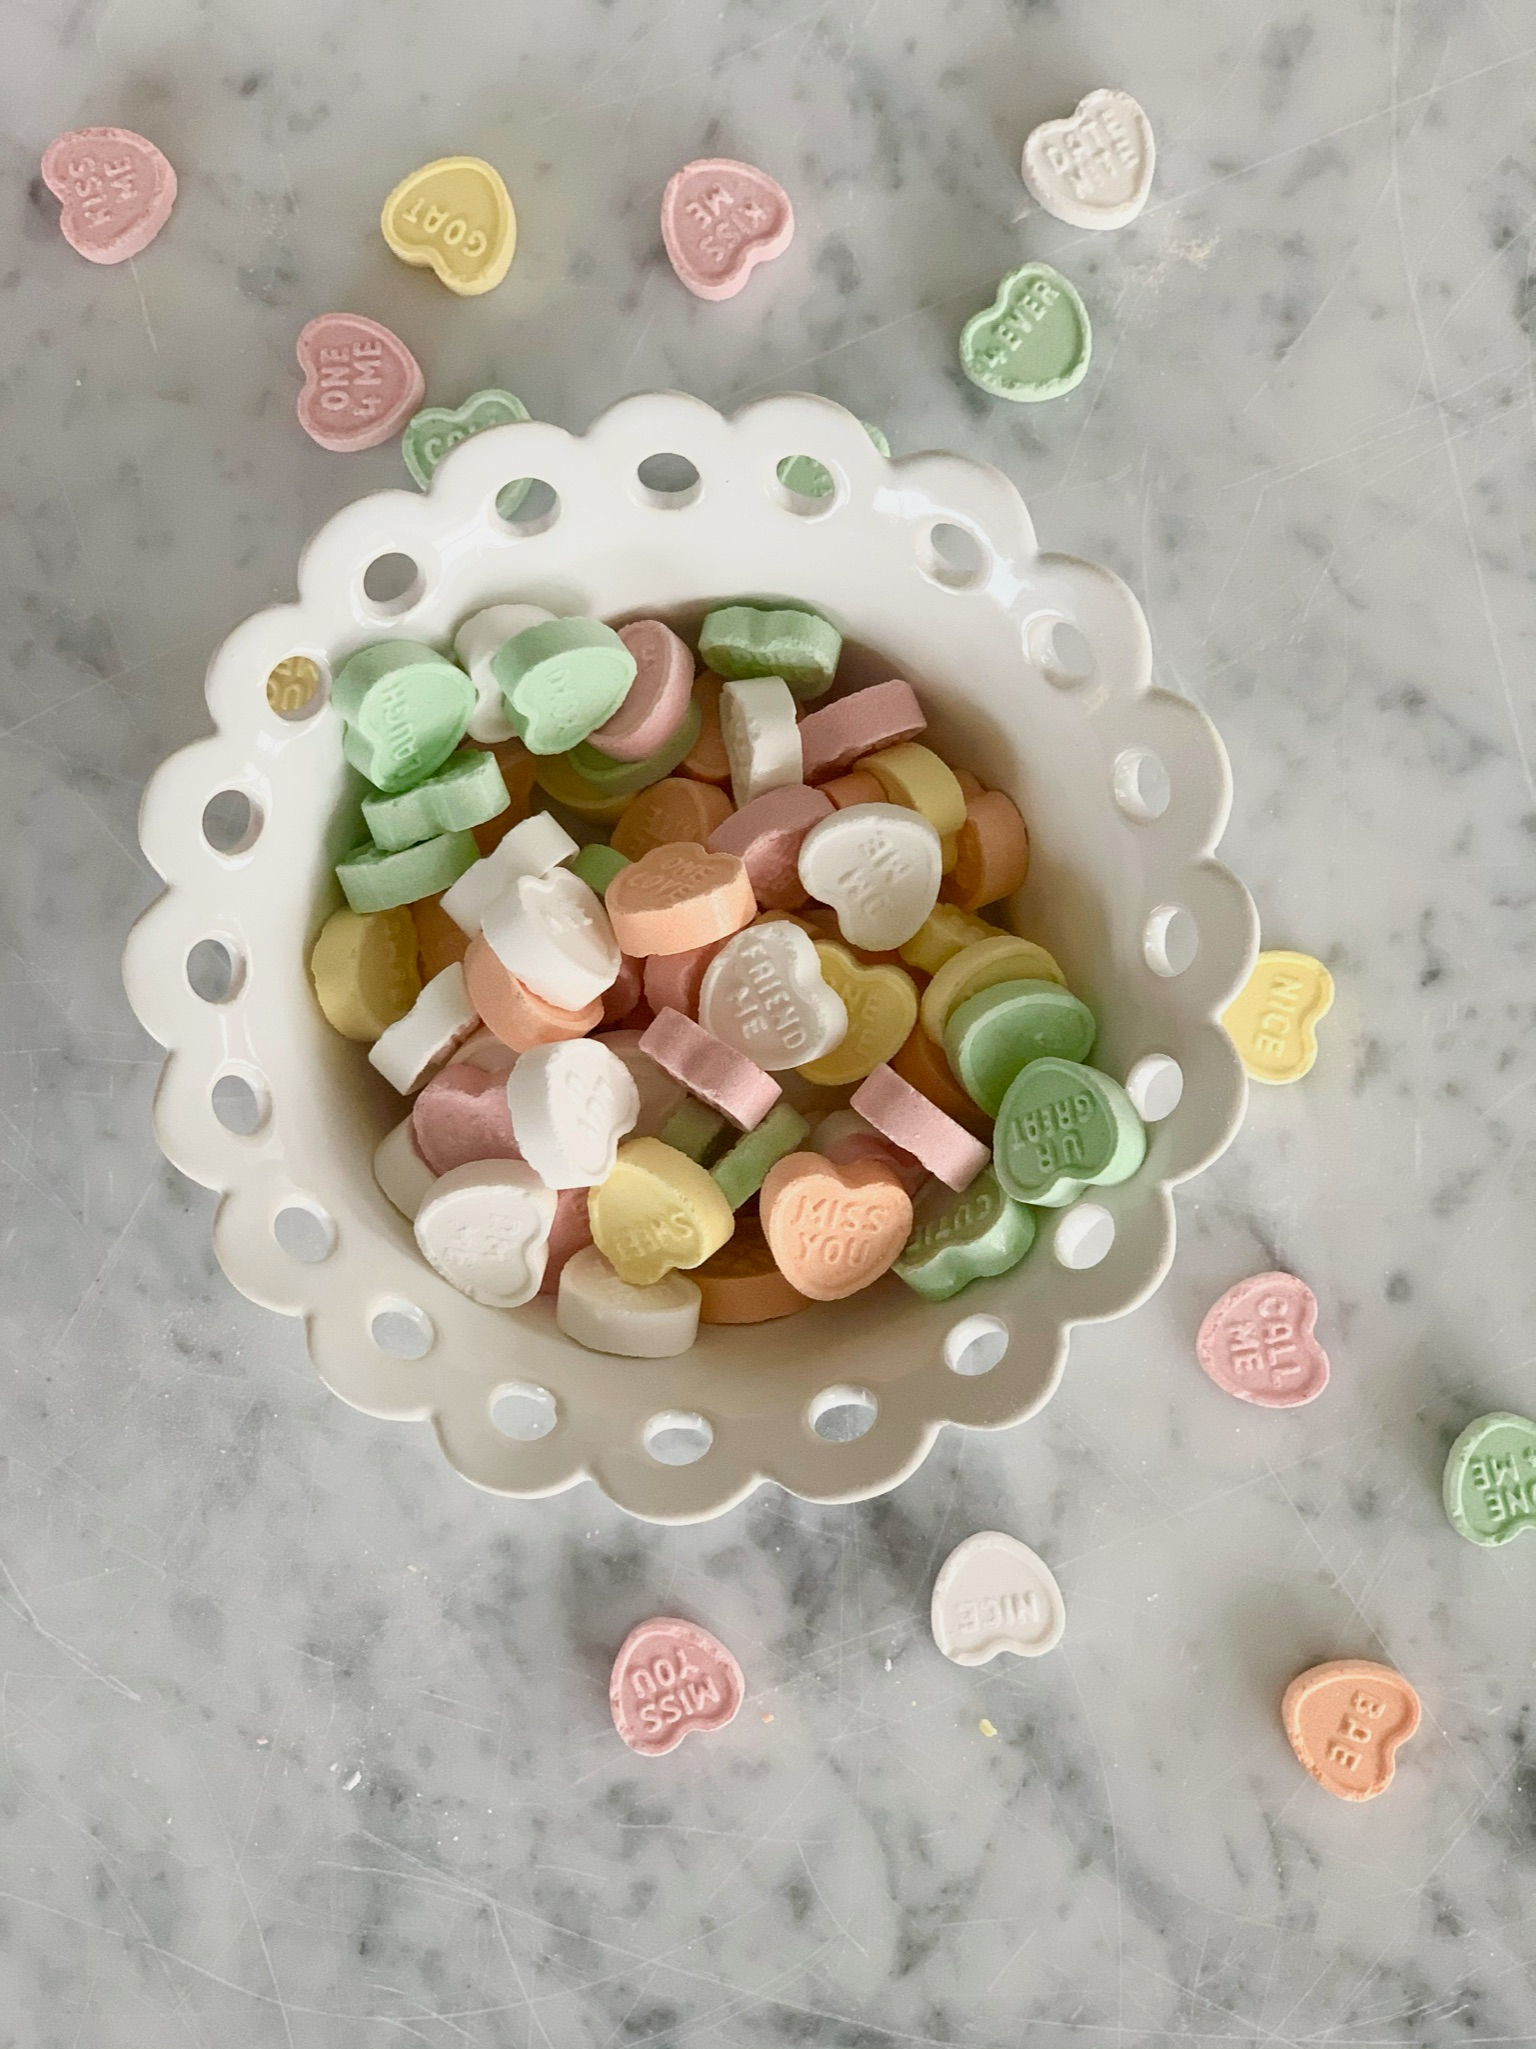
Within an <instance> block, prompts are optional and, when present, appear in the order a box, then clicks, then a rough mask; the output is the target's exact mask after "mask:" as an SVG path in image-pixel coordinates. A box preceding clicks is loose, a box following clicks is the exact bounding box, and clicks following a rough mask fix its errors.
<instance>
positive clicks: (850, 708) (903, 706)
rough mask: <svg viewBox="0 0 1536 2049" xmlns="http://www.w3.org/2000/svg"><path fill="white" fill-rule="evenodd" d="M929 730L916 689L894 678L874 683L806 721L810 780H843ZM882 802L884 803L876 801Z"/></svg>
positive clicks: (803, 745)
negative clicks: (860, 764) (868, 759)
mask: <svg viewBox="0 0 1536 2049" xmlns="http://www.w3.org/2000/svg"><path fill="white" fill-rule="evenodd" d="M927 724H928V721H927V720H926V719H925V718H924V717H923V708H922V706H921V705H920V704H919V703H918V701H917V693H916V691H915V690H914V689H913V688H912V685H911V684H910V683H903V682H902V681H901V680H900V679H899V678H896V677H893V678H892V680H891V681H890V682H889V683H871V684H870V685H869V687H868V689H866V690H855V691H854V692H853V694H852V695H851V696H850V697H840V698H838V700H837V702H836V703H835V704H826V705H823V706H822V708H821V710H820V711H813V712H807V713H806V715H805V717H804V718H803V719H802V720H801V721H800V751H801V756H802V759H803V760H804V763H805V779H806V781H807V782H808V783H820V782H825V781H826V779H827V777H828V776H836V775H841V774H842V772H843V770H844V769H847V768H852V766H853V764H854V763H855V762H856V761H859V760H861V759H862V758H863V756H865V755H866V754H874V753H876V752H877V751H878V750H879V749H880V748H882V747H896V746H899V745H900V744H901V742H902V741H903V740H915V739H916V738H917V736H918V734H919V733H921V732H923V731H924V730H925V728H926V726H927ZM881 795H882V796H883V795H884V792H883V791H882V792H881ZM879 801H880V798H879V797H873V798H871V799H870V802H872V803H879Z"/></svg>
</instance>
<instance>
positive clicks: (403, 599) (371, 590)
mask: <svg viewBox="0 0 1536 2049" xmlns="http://www.w3.org/2000/svg"><path fill="white" fill-rule="evenodd" d="M425 588H426V578H425V577H424V576H423V575H422V573H421V565H420V563H419V562H417V560H416V558H415V556H414V555H403V554H401V552H400V551H399V549H398V548H396V549H391V550H390V552H389V553H388V554H385V555H375V556H374V558H373V560H372V561H371V562H370V563H369V564H368V567H367V568H366V569H365V570H364V571H363V596H364V597H365V598H366V599H367V600H368V602H369V604H370V605H372V607H373V609H374V610H375V611H376V612H382V613H385V614H387V615H389V616H391V617H392V616H393V615H394V614H395V613H397V612H408V611H409V610H410V609H411V607H412V605H414V604H415V602H416V600H417V599H418V598H419V597H420V596H421V594H422V592H423V590H424V589H425Z"/></svg>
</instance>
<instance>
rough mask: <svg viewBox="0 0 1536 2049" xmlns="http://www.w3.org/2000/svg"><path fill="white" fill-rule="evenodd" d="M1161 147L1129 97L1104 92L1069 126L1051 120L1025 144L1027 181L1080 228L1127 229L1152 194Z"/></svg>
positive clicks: (1082, 104) (1049, 207) (1049, 208)
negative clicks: (1153, 178) (1153, 179)
mask: <svg viewBox="0 0 1536 2049" xmlns="http://www.w3.org/2000/svg"><path fill="white" fill-rule="evenodd" d="M1156 162H1157V144H1156V141H1155V140H1154V138H1153V134H1152V124H1151V122H1150V121H1149V120H1148V119H1147V117H1146V114H1145V113H1144V112H1143V111H1142V109H1141V107H1140V106H1138V104H1137V103H1136V101H1135V100H1133V99H1132V98H1131V96H1130V94H1129V93H1125V92H1111V91H1109V90H1108V89H1107V88H1104V87H1100V89H1099V90H1098V91H1097V92H1091V93H1089V94H1088V95H1087V96H1086V98H1084V99H1080V100H1079V101H1078V103H1077V106H1076V108H1075V109H1074V111H1073V112H1072V113H1071V114H1070V115H1068V117H1067V119H1066V120H1065V121H1044V122H1042V123H1041V125H1040V126H1039V127H1038V128H1037V129H1035V130H1034V132H1033V133H1032V134H1031V136H1030V138H1029V140H1028V141H1027V142H1026V143H1025V145H1024V161H1023V173H1024V183H1025V184H1026V185H1027V186H1028V187H1029V190H1030V193H1031V195H1032V196H1033V197H1034V198H1035V199H1036V200H1037V201H1038V202H1039V204H1040V205H1041V206H1043V207H1044V208H1045V210H1046V212H1047V213H1053V214H1055V216H1056V218H1057V219H1058V220H1061V221H1068V222H1070V223H1071V225H1072V226H1073V227H1074V228H1123V227H1125V226H1126V225H1127V223H1128V222H1130V221H1133V220H1135V218H1136V216H1137V214H1139V213H1140V212H1141V209H1142V208H1143V207H1144V206H1145V205H1146V203H1147V194H1148V193H1149V192H1150V191H1151V190H1152V171H1153V167H1154V166H1155V164H1156Z"/></svg>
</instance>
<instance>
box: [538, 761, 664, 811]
mask: <svg viewBox="0 0 1536 2049" xmlns="http://www.w3.org/2000/svg"><path fill="white" fill-rule="evenodd" d="M538 759H539V768H538V783H539V788H540V789H541V790H542V791H543V792H544V794H545V796H546V797H553V799H554V800H555V802H556V803H557V804H558V805H559V806H560V808H561V810H562V811H574V812H575V814H576V816H577V817H578V818H582V819H585V820H586V821H587V822H588V824H590V825H613V824H614V823H616V821H617V820H619V819H620V818H622V817H623V816H624V813H625V811H626V810H627V808H628V807H629V806H630V805H631V804H632V803H634V802H635V799H634V798H633V797H630V796H628V795H626V793H625V792H624V791H623V790H618V791H614V790H600V789H599V788H598V787H597V785H596V784H595V783H589V782H588V781H587V779H586V777H585V776H584V775H582V774H580V773H579V772H578V771H577V770H576V769H575V768H573V767H572V765H571V757H570V755H569V754H546V755H541V756H540V757H539V758H538ZM644 794H645V792H644V791H642V792H641V795H642V796H643V795H644Z"/></svg>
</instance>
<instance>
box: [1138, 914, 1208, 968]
mask: <svg viewBox="0 0 1536 2049" xmlns="http://www.w3.org/2000/svg"><path fill="white" fill-rule="evenodd" d="M1141 950H1142V952H1143V954H1144V955H1145V956H1146V962H1147V966H1148V967H1149V968H1150V969H1151V970H1152V972H1153V974H1154V975H1161V976H1162V977H1163V978H1164V980H1166V981H1171V980H1172V979H1173V977H1174V976H1175V975H1182V974H1183V973H1184V971H1185V969H1186V968H1188V967H1191V966H1193V964H1194V958H1195V955H1196V954H1197V953H1198V952H1199V951H1200V928H1199V926H1198V925H1197V924H1196V923H1195V921H1194V917H1193V915H1192V914H1191V913H1190V912H1189V911H1187V910H1185V908H1184V906H1183V905H1182V904H1159V905H1158V907H1157V909H1156V910H1155V911H1154V912H1153V913H1152V915H1151V917H1150V918H1148V920H1147V925H1146V930H1145V932H1144V933H1143V934H1142V940H1141Z"/></svg>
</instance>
